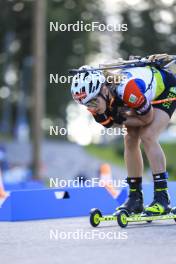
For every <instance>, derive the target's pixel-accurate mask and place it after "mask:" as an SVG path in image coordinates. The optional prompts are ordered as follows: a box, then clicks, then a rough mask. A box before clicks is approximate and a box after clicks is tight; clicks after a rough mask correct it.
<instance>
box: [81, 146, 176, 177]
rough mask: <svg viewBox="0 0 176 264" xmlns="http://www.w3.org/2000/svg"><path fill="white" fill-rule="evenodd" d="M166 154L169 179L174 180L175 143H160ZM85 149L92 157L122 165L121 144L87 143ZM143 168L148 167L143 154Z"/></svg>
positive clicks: (175, 173) (175, 168)
mask: <svg viewBox="0 0 176 264" xmlns="http://www.w3.org/2000/svg"><path fill="white" fill-rule="evenodd" d="M161 145H162V148H163V150H164V153H165V155H166V160H167V170H168V172H169V175H170V179H171V180H176V143H168V144H166V143H164V144H161ZM85 149H86V151H87V152H88V153H89V154H91V155H92V156H94V157H97V158H99V159H101V160H103V161H105V162H110V163H112V164H115V165H120V166H122V167H123V166H124V165H125V164H124V159H123V151H124V149H123V144H122V143H121V142H120V143H119V144H114V145H106V146H104V145H93V144H91V145H88V146H86V147H85ZM144 165H145V169H148V162H147V160H146V157H145V156H144Z"/></svg>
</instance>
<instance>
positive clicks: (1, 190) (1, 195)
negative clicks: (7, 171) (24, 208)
mask: <svg viewBox="0 0 176 264" xmlns="http://www.w3.org/2000/svg"><path fill="white" fill-rule="evenodd" d="M6 196H7V193H6V192H5V190H4V185H3V182H2V174H1V171H0V199H3V198H5V197H6Z"/></svg>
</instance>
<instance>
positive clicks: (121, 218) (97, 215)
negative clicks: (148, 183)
mask: <svg viewBox="0 0 176 264" xmlns="http://www.w3.org/2000/svg"><path fill="white" fill-rule="evenodd" d="M170 219H173V220H174V221H175V222H176V207H175V208H172V210H171V212H170V213H169V214H165V215H148V214H145V213H141V214H129V213H128V212H127V211H126V210H125V209H121V210H117V211H116V212H115V213H114V214H112V215H105V216H102V213H101V211H100V210H99V209H97V208H93V209H92V210H91V211H90V224H91V226H93V227H97V226H98V225H99V224H100V223H101V222H106V221H117V223H118V224H119V226H120V227H122V228H124V227H127V225H128V223H132V222H134V223H139V222H147V223H151V222H152V221H158V220H170Z"/></svg>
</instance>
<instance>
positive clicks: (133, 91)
mask: <svg viewBox="0 0 176 264" xmlns="http://www.w3.org/2000/svg"><path fill="white" fill-rule="evenodd" d="M145 90H146V85H145V82H144V81H143V80H142V79H133V80H130V81H129V82H128V83H127V84H126V86H125V89H124V94H123V101H124V103H125V104H126V105H127V106H128V107H130V108H133V109H135V112H136V113H137V114H138V115H145V114H147V113H148V112H149V111H150V109H151V103H150V102H149V100H148V99H147V98H146V96H145V95H144V92H145Z"/></svg>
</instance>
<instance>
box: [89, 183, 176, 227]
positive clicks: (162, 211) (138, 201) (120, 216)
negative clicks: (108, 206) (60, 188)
mask: <svg viewBox="0 0 176 264" xmlns="http://www.w3.org/2000/svg"><path fill="white" fill-rule="evenodd" d="M127 182H128V184H129V187H130V192H129V197H128V199H127V201H126V202H125V203H124V204H123V205H122V206H120V207H119V208H117V209H116V212H115V213H114V214H112V215H106V216H102V213H101V211H100V210H98V209H96V208H94V209H92V210H91V212H90V224H91V225H92V226H93V227H96V226H98V225H99V224H100V223H101V222H105V221H117V223H118V224H119V226H120V227H122V228H124V227H127V225H128V223H130V222H133V223H139V222H147V223H151V222H152V221H156V220H169V219H173V220H175V221H176V207H175V208H172V209H171V207H170V198H169V195H168V191H167V187H166V188H160V189H159V188H157V184H156V183H155V192H154V200H153V202H152V203H151V204H150V205H149V206H147V207H146V208H145V209H144V206H143V193H142V190H141V182H140V179H137V178H136V179H134V178H133V179H127ZM160 184H161V183H160ZM165 186H166V184H165V183H164V185H163V187H165Z"/></svg>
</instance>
